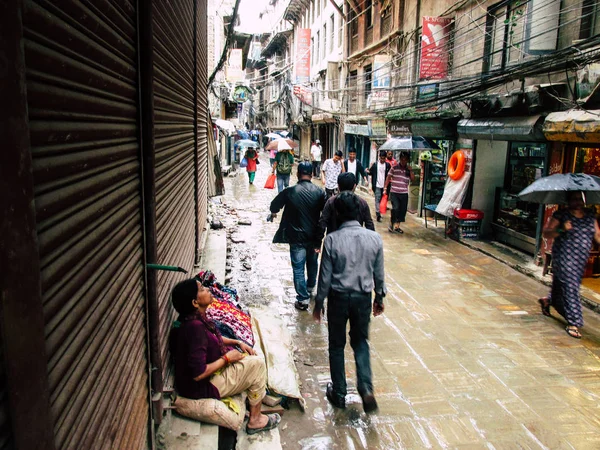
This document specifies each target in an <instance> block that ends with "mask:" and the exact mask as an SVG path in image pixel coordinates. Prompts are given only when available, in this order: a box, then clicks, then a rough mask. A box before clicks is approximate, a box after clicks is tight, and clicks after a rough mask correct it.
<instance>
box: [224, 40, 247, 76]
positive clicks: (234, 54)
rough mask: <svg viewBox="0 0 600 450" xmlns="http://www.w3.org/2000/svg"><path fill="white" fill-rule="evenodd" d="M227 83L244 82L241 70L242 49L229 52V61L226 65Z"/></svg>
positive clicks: (233, 49)
mask: <svg viewBox="0 0 600 450" xmlns="http://www.w3.org/2000/svg"><path fill="white" fill-rule="evenodd" d="M226 77H227V81H229V82H230V83H236V82H238V81H243V80H244V71H243V70H242V49H241V48H232V49H231V51H230V52H229V61H228V64H227V73H226Z"/></svg>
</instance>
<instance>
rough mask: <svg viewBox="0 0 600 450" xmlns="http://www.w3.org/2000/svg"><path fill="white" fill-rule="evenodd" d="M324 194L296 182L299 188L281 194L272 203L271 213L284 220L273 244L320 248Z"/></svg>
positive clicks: (308, 184)
mask: <svg viewBox="0 0 600 450" xmlns="http://www.w3.org/2000/svg"><path fill="white" fill-rule="evenodd" d="M325 200H326V198H325V191H324V190H323V189H321V188H319V187H317V186H315V185H314V184H312V183H311V182H310V180H301V181H298V184H296V185H294V186H290V187H288V188H286V189H284V190H283V191H281V192H280V193H279V194H278V195H277V197H275V198H274V199H273V201H272V202H271V208H270V209H271V212H272V213H273V214H276V213H278V212H279V211H280V210H281V208H284V210H283V216H282V217H281V223H280V224H279V229H278V230H277V233H275V236H274V237H273V243H275V244H279V243H284V244H310V243H312V244H314V246H315V248H318V247H320V246H321V236H322V235H321V232H320V228H319V217H320V216H321V211H322V210H323V206H325Z"/></svg>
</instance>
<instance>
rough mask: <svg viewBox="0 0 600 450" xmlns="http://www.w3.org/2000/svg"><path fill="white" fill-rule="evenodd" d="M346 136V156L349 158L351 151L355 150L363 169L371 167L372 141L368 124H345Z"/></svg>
mask: <svg viewBox="0 0 600 450" xmlns="http://www.w3.org/2000/svg"><path fill="white" fill-rule="evenodd" d="M344 134H345V138H346V139H345V141H346V150H345V152H344V155H345V156H347V155H348V152H349V151H350V149H351V148H354V149H355V150H356V159H358V160H359V161H360V162H361V164H362V165H363V167H369V162H370V160H371V139H370V135H369V125H368V123H345V124H344Z"/></svg>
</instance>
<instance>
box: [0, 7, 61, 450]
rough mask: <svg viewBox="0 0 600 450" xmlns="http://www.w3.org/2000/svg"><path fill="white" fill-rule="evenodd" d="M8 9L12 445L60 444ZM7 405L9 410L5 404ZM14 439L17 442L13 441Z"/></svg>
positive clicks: (3, 311) (4, 212) (14, 14)
mask: <svg viewBox="0 0 600 450" xmlns="http://www.w3.org/2000/svg"><path fill="white" fill-rule="evenodd" d="M1 11H2V14H0V59H1V60H2V63H1V64H0V79H2V83H0V102H1V104H2V105H4V107H3V108H0V136H2V144H3V151H2V163H1V164H0V217H2V221H1V222H0V236H2V238H1V239H0V267H1V268H2V269H1V270H0V333H1V336H2V337H1V339H0V342H2V345H3V348H2V351H1V352H0V353H2V354H3V356H4V360H3V361H1V360H0V364H3V365H4V368H5V383H4V385H3V386H1V387H0V389H1V390H3V391H4V390H5V391H6V395H7V397H8V402H3V403H4V405H3V406H4V407H6V409H7V410H9V411H7V412H8V415H9V416H10V418H9V419H8V421H9V422H10V427H8V428H10V431H11V432H12V439H11V437H8V436H0V440H2V438H7V437H8V439H9V440H8V442H11V441H12V447H14V448H17V449H19V450H35V449H40V448H43V449H47V450H53V449H54V448H55V447H54V426H53V425H54V424H53V420H52V415H51V411H50V392H49V384H48V366H47V357H46V343H45V336H44V316H43V311H42V291H41V276H40V260H39V255H38V241H37V231H36V222H35V206H34V192H33V174H32V160H31V151H30V140H29V120H28V114H27V88H26V85H25V55H24V49H23V22H22V17H23V8H22V3H21V2H20V1H9V2H3V4H2V8H1ZM3 412H5V411H3ZM10 446H11V445H10V444H9V447H10Z"/></svg>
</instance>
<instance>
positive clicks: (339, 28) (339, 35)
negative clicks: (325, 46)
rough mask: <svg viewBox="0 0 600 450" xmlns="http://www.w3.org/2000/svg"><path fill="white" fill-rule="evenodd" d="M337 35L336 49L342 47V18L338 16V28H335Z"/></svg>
mask: <svg viewBox="0 0 600 450" xmlns="http://www.w3.org/2000/svg"><path fill="white" fill-rule="evenodd" d="M337 34H338V47H342V46H343V45H344V42H343V41H342V38H343V37H344V27H343V26H342V18H341V17H340V16H338V26H337Z"/></svg>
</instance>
